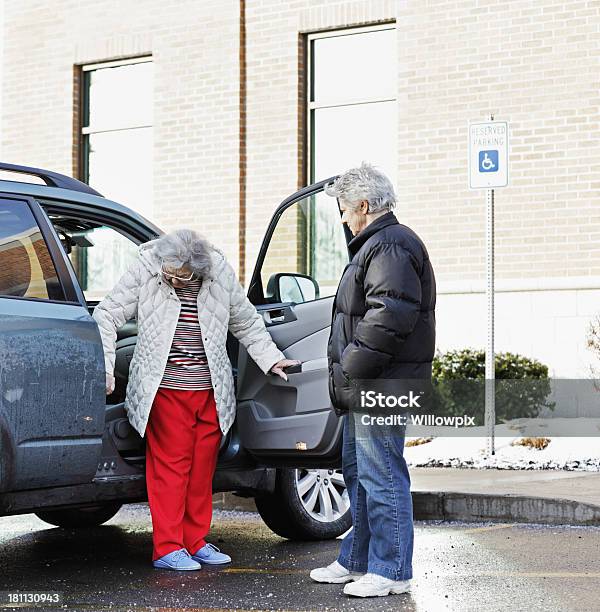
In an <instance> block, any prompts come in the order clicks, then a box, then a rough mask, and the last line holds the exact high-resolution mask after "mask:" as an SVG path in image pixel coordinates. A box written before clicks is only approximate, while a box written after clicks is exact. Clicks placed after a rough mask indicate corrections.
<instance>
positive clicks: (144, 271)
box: [94, 230, 299, 570]
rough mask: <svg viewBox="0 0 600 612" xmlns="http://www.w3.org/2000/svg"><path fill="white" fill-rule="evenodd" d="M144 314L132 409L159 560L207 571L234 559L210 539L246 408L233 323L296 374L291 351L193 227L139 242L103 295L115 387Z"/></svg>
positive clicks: (264, 356)
mask: <svg viewBox="0 0 600 612" xmlns="http://www.w3.org/2000/svg"><path fill="white" fill-rule="evenodd" d="M135 317H137V324H138V338H137V344H136V348H135V352H134V355H133V359H132V360H131V366H130V370H129V382H128V384H127V393H126V399H125V409H126V411H127V416H128V418H129V422H130V423H131V424H132V426H133V427H134V428H135V429H136V430H137V432H138V433H139V434H140V436H142V437H143V436H144V435H146V485H147V490H148V502H149V505H150V512H151V514H152V526H153V543H154V550H153V555H152V559H153V565H154V567H157V568H164V569H175V570H197V569H200V567H201V563H206V564H209V565H218V564H222V563H228V562H230V561H231V558H230V557H229V556H228V555H225V554H223V553H221V552H220V551H219V549H218V548H217V547H216V546H213V545H212V544H209V543H207V542H206V539H205V538H206V536H207V534H208V531H209V529H210V522H211V518H212V479H213V475H214V471H215V467H216V463H217V455H218V452H219V446H220V441H221V436H223V435H225V434H226V433H227V431H228V430H229V428H230V427H231V425H232V423H233V421H234V418H235V410H236V400H235V395H234V385H233V376H232V371H231V364H230V362H229V358H228V356H227V351H226V348H225V342H226V339H227V331H228V330H229V331H231V332H232V334H233V335H234V336H235V337H236V338H237V339H238V340H239V341H240V342H241V343H242V344H243V345H244V346H245V347H246V348H247V349H248V353H249V355H250V356H251V357H252V359H254V361H255V362H256V363H257V365H258V366H259V367H260V368H261V369H262V371H263V372H265V373H268V372H269V371H271V372H273V373H275V374H277V375H279V376H281V377H282V378H283V379H285V380H287V376H286V374H285V372H284V371H283V368H285V367H287V366H290V365H293V364H297V363H299V362H297V361H292V360H287V359H285V357H284V355H283V353H282V352H281V351H280V350H279V349H278V348H277V347H276V346H275V344H274V343H273V341H272V340H271V337H270V336H269V334H268V332H267V330H266V329H265V326H264V323H263V320H262V317H261V316H260V315H259V314H258V312H257V311H256V309H255V308H254V306H252V304H251V303H250V302H249V301H248V299H247V298H246V296H245V294H244V290H243V289H242V287H241V286H240V284H239V282H238V280H237V279H236V276H235V273H234V271H233V269H232V268H231V266H230V265H229V263H228V262H227V261H226V260H225V257H224V256H223V254H222V253H221V252H220V251H219V250H218V249H216V248H214V247H212V246H211V245H210V244H209V243H208V242H207V241H206V240H205V239H204V238H202V237H201V236H200V235H199V234H197V233H196V232H194V231H192V230H178V231H175V232H173V233H172V234H167V235H165V236H162V237H160V238H158V239H156V240H153V241H152V242H148V243H146V244H144V245H142V246H140V248H139V253H138V257H137V259H136V261H135V262H134V264H133V265H132V266H131V267H130V268H129V269H128V270H127V272H126V273H125V274H124V275H123V277H122V278H121V279H120V280H119V282H118V283H117V285H116V286H115V287H114V288H113V289H112V291H111V292H110V293H109V294H108V295H107V296H106V297H105V298H104V300H102V302H100V304H98V306H97V307H96V309H95V311H94V319H95V320H96V322H97V323H98V326H99V328H100V334H101V336H102V344H103V347H104V356H105V365H106V393H107V394H110V393H112V391H113V390H114V376H113V373H114V366H115V343H116V332H117V329H118V328H119V327H121V326H122V325H123V324H124V323H125V322H126V321H127V320H129V319H133V318H135Z"/></svg>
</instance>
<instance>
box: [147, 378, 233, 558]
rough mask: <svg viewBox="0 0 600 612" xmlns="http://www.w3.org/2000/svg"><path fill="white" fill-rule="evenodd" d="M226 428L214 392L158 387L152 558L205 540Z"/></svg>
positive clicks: (151, 445) (152, 439)
mask: <svg viewBox="0 0 600 612" xmlns="http://www.w3.org/2000/svg"><path fill="white" fill-rule="evenodd" d="M220 441H221V430H220V428H219V421H218V418H217V409H216V405H215V398H214V394H213V390H212V389H209V390H206V391H180V390H178V389H162V388H159V389H158V392H157V393H156V397H155V398H154V403H153V404H152V409H151V411H150V418H149V420H148V426H147V428H146V487H147V489H148V503H149V505H150V513H151V514H152V528H153V541H154V550H153V552H152V560H155V559H158V558H160V557H162V556H164V555H166V554H168V553H170V552H173V551H174V550H178V549H179V548H186V549H187V550H188V552H189V553H190V554H192V555H193V554H194V553H195V552H196V551H197V550H198V549H199V548H201V547H202V546H204V545H205V544H206V541H205V539H204V538H205V537H206V536H207V534H208V531H209V529H210V521H211V519H212V480H213V475H214V472H215V467H216V465H217V455H218V453H219V444H220Z"/></svg>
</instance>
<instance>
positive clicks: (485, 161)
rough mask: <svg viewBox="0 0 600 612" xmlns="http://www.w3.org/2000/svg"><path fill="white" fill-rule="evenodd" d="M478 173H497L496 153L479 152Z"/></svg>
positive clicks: (493, 151) (495, 151) (494, 151)
mask: <svg viewBox="0 0 600 612" xmlns="http://www.w3.org/2000/svg"><path fill="white" fill-rule="evenodd" d="M479 172H498V151H497V150H492V151H479Z"/></svg>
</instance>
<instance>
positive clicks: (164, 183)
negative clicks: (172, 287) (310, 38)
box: [0, 0, 600, 376]
mask: <svg viewBox="0 0 600 612" xmlns="http://www.w3.org/2000/svg"><path fill="white" fill-rule="evenodd" d="M5 4H6V10H5V17H4V27H3V30H2V32H3V54H4V60H3V67H4V80H3V91H2V104H1V106H0V108H2V111H1V122H0V130H1V134H2V138H1V140H0V155H1V156H2V158H3V159H5V160H7V161H13V162H17V163H19V162H20V163H27V164H31V165H39V166H47V167H52V168H53V169H55V170H58V171H62V172H65V173H67V174H69V173H71V170H72V145H73V65H75V64H80V63H86V62H98V61H104V60H111V59H116V58H120V57H131V56H136V55H143V54H152V57H153V62H154V66H155V73H154V75H155V76H154V79H155V85H154V121H153V125H154V202H155V215H154V218H155V220H156V221H157V223H158V224H160V225H161V226H163V227H165V228H166V229H169V228H172V227H176V226H181V225H191V226H193V227H196V228H197V229H199V230H201V231H204V232H205V233H207V234H208V235H209V236H210V238H211V239H212V240H213V241H214V242H215V243H217V244H219V245H221V246H223V247H224V249H225V252H226V254H227V255H228V257H229V259H230V260H231V262H232V264H234V266H236V267H238V268H239V270H240V272H242V273H244V279H245V281H246V282H247V281H248V279H249V277H250V274H251V271H252V268H253V265H254V261H255V257H256V254H257V252H258V249H259V246H260V240H261V239H262V235H263V232H264V230H265V228H266V226H267V223H268V221H269V218H270V216H271V213H272V211H273V210H274V209H275V207H276V206H277V204H278V203H279V202H280V201H281V200H282V199H283V198H285V197H286V196H287V195H288V194H289V193H291V192H292V191H294V190H295V189H296V188H297V187H299V186H301V185H303V184H304V182H305V181H306V172H305V168H306V166H305V163H306V151H305V150H304V148H305V143H304V128H305V114H304V87H305V83H304V78H303V77H304V70H305V66H304V49H303V41H304V36H305V34H307V33H310V32H315V31H322V30H327V29H335V28H344V27H350V26H359V25H363V24H375V23H381V22H389V21H390V20H394V21H395V22H396V31H397V39H398V55H397V60H398V61H397V63H398V79H397V99H398V126H399V127H398V134H397V137H398V149H397V152H398V168H397V176H398V179H397V191H398V194H399V206H398V210H397V215H398V217H399V218H400V219H401V221H403V222H406V223H407V224H409V225H411V226H412V227H414V229H415V230H416V231H417V232H418V233H419V234H421V236H422V237H423V239H424V240H425V242H426V244H427V246H428V248H429V251H430V255H431V258H432V261H433V263H434V266H435V270H436V274H437V279H438V285H439V289H440V298H439V303H438V309H437V316H438V339H439V341H438V345H439V347H440V348H442V349H444V348H449V347H453V346H456V347H460V346H469V345H470V346H474V345H475V346H481V345H483V343H484V341H485V300H484V295H483V289H484V273H485V258H484V256H485V252H484V245H485V233H484V229H485V225H484V223H485V198H484V192H480V191H474V192H472V191H470V190H469V189H468V187H467V125H468V122H469V121H470V120H481V119H485V118H486V116H487V115H488V114H489V113H494V114H495V116H496V118H497V119H502V120H508V121H509V122H510V128H511V162H510V186H509V188H507V189H503V190H498V191H497V197H496V234H497V242H496V270H497V278H498V281H497V286H498V290H499V293H498V300H497V315H498V320H497V329H496V332H497V333H496V337H497V346H498V348H499V349H504V350H506V349H511V350H516V351H521V352H523V353H525V354H527V355H530V356H533V357H539V358H541V359H543V360H544V361H545V362H546V363H548V364H549V365H550V366H551V370H553V372H554V373H555V374H560V375H563V376H566V375H575V374H579V375H581V374H582V373H584V372H585V371H586V368H587V363H588V362H589V361H590V359H591V357H590V356H588V355H587V354H586V352H585V329H586V326H587V323H588V321H589V319H590V318H591V316H592V315H593V314H594V313H595V312H596V311H597V310H598V307H597V304H600V257H599V255H600V241H599V240H598V238H600V213H598V212H597V210H596V207H597V206H596V205H597V200H598V196H599V194H600V178H599V177H600V138H598V136H599V134H598V132H599V126H598V120H597V112H598V108H599V106H600V105H599V102H600V99H599V98H600V87H599V85H600V84H599V82H598V78H599V77H598V70H597V66H598V60H599V58H600V37H599V36H598V34H599V29H600V5H599V4H598V3H597V2H595V1H589V0H588V1H584V0H570V1H568V2H567V1H566V0H562V1H560V2H559V1H555V0H542V1H541V2H540V1H538V2H535V1H533V0H523V1H519V2H500V1H497V0H485V1H482V2H473V1H472V0H470V1H468V0H448V1H446V0H438V1H436V2H421V1H416V0H410V1H404V0H376V1H375V0H371V1H359V0H356V1H352V0H348V1H343V0H342V1H335V2H334V1H331V0H328V1H325V0H290V1H288V2H283V1H282V0H245V2H244V4H243V5H242V8H243V10H241V8H240V3H239V2H234V1H233V0H224V1H216V0H201V1H195V2H191V1H189V2H180V1H177V2H175V1H161V2H159V1H156V0H141V1H138V2H133V1H129V2H116V1H102V2H96V3H93V2H91V1H90V0H82V1H78V2H75V1H74V0H72V1H67V0H55V1H53V2H49V1H42V0H24V1H23V2H19V3H17V2H8V3H5ZM241 15H243V16H244V17H245V19H244V20H243V21H241V20H240V16H241ZM242 26H243V29H244V32H245V49H240V30H241V27H242ZM240 61H242V65H240ZM240 75H242V78H243V79H245V81H242V82H240ZM240 93H241V95H240ZM240 117H242V118H243V120H242V121H240ZM349 129H351V126H349ZM241 139H242V140H241ZM240 167H241V168H242V174H240ZM340 170H343V168H340ZM317 178H322V177H317ZM240 234H241V236H242V240H241V241H240ZM240 263H241V265H238V264H240Z"/></svg>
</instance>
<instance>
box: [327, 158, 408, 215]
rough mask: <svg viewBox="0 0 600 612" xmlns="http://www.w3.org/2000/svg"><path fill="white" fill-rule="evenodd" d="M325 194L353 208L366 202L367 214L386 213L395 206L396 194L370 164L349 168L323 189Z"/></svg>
mask: <svg viewBox="0 0 600 612" xmlns="http://www.w3.org/2000/svg"><path fill="white" fill-rule="evenodd" d="M325 193H326V194H327V195H330V196H332V197H334V198H339V199H341V200H344V201H345V202H347V203H348V204H349V205H350V206H355V205H356V204H357V203H358V202H362V201H363V200H366V201H367V202H368V203H369V214H373V213H380V212H387V211H389V210H393V209H394V207H395V206H396V194H395V193H394V187H393V185H392V182H391V181H390V179H389V178H388V177H387V176H386V175H385V174H384V173H383V172H381V171H380V170H377V169H376V168H374V167H373V166H372V165H371V164H368V163H366V162H363V163H362V164H361V165H360V168H351V169H350V170H348V171H347V172H344V174H342V175H340V176H338V177H337V178H336V179H335V180H334V181H333V183H329V184H328V185H327V186H326V187H325Z"/></svg>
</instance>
